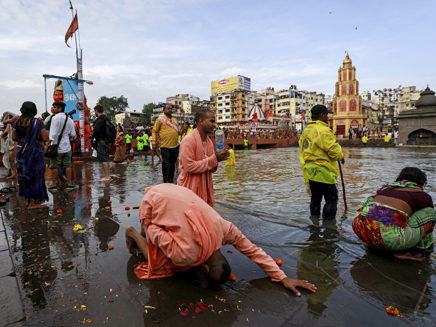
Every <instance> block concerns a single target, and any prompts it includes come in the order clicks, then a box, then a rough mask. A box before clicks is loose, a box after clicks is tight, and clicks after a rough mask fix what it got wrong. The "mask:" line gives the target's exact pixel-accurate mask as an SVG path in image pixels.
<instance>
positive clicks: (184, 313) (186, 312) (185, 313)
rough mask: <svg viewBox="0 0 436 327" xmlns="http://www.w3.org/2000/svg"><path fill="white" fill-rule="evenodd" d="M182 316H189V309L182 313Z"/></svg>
mask: <svg viewBox="0 0 436 327" xmlns="http://www.w3.org/2000/svg"><path fill="white" fill-rule="evenodd" d="M180 314H181V315H182V316H186V315H187V314H189V309H186V310H185V311H182V312H180Z"/></svg>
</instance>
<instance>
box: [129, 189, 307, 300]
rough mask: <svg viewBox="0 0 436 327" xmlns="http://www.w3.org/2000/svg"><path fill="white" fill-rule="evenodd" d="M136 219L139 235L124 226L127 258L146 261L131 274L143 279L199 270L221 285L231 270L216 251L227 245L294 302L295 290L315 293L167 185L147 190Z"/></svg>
mask: <svg viewBox="0 0 436 327" xmlns="http://www.w3.org/2000/svg"><path fill="white" fill-rule="evenodd" d="M139 218H140V220H141V225H142V227H141V232H140V233H138V232H137V231H136V230H135V229H134V228H133V227H132V226H128V227H127V228H126V244H127V248H128V250H129V252H130V253H131V254H133V255H136V253H137V251H138V250H139V251H141V252H142V254H143V255H144V257H145V258H146V260H147V261H146V262H143V263H142V264H140V265H139V266H138V267H136V268H135V273H136V274H137V276H138V277H139V278H141V279H153V278H163V277H169V276H171V275H173V274H174V273H175V272H184V271H187V270H190V269H191V268H194V267H197V269H199V270H200V272H201V273H203V274H204V276H205V277H206V278H207V279H208V280H209V281H210V282H216V283H224V282H226V281H227V280H228V279H229V276H230V273H231V269H230V265H229V263H228V262H227V260H226V258H225V257H224V256H223V255H222V253H221V251H220V248H221V247H222V246H223V245H225V244H231V245H233V246H234V247H235V248H236V249H237V250H239V251H240V252H241V253H243V254H245V255H246V256H247V257H249V258H250V259H251V260H252V261H254V262H255V263H257V264H258V265H259V267H260V268H262V270H263V271H264V272H265V273H266V274H268V275H269V276H270V277H271V280H272V281H274V282H281V283H282V284H283V285H284V286H285V287H286V288H288V289H290V290H292V291H293V292H294V293H295V294H297V295H298V296H300V295H301V294H300V292H299V291H298V290H297V289H296V288H297V287H301V288H305V289H308V290H309V291H312V292H315V291H316V287H315V285H313V284H310V283H309V282H308V281H306V280H295V279H290V278H287V277H286V275H285V273H284V272H283V271H282V270H281V269H280V268H279V267H278V266H277V264H276V263H275V261H274V260H273V259H272V258H271V257H270V256H269V255H267V254H266V253H265V252H264V251H263V250H262V249H261V248H259V247H257V246H256V245H255V244H253V243H251V242H250V240H248V239H247V238H246V237H245V236H244V235H243V234H242V233H241V232H240V231H239V229H238V228H236V226H235V225H233V224H232V223H231V222H229V221H227V220H224V219H223V218H222V217H221V216H220V215H219V214H218V213H217V212H216V211H215V210H214V209H213V208H212V207H211V206H210V205H208V204H207V203H206V202H205V201H204V200H202V199H201V198H200V197H198V196H197V195H196V194H195V193H194V192H192V191H191V190H189V189H187V188H185V187H182V186H178V185H174V184H169V183H166V184H160V185H156V186H152V187H148V188H147V189H146V190H145V194H144V197H143V198H142V201H141V205H140V208H139Z"/></svg>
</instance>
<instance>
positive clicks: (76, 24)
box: [65, 13, 79, 48]
mask: <svg viewBox="0 0 436 327" xmlns="http://www.w3.org/2000/svg"><path fill="white" fill-rule="evenodd" d="M78 29H79V21H78V20H77V13H76V16H74V19H73V21H72V22H71V25H70V27H68V30H67V33H66V34H65V44H66V45H67V47H69V48H71V47H70V46H69V45H68V43H67V42H68V39H69V38H70V37H73V34H74V32H75V31H77V30H78Z"/></svg>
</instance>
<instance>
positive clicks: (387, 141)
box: [384, 133, 391, 147]
mask: <svg viewBox="0 0 436 327" xmlns="http://www.w3.org/2000/svg"><path fill="white" fill-rule="evenodd" d="M384 139H385V147H387V146H388V145H389V141H390V140H391V137H390V136H389V134H388V133H386V134H385V135H384Z"/></svg>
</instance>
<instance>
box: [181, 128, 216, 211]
mask: <svg viewBox="0 0 436 327" xmlns="http://www.w3.org/2000/svg"><path fill="white" fill-rule="evenodd" d="M179 168H180V175H179V178H178V179H177V185H181V186H184V187H186V188H189V189H190V190H191V191H192V192H194V193H195V194H197V195H198V196H199V197H200V198H202V199H203V200H204V201H206V202H207V203H208V204H209V205H210V206H213V204H214V203H215V197H214V194H213V180H212V173H214V172H215V171H216V170H217V168H218V160H217V158H216V156H215V150H214V146H213V142H212V140H211V139H210V138H209V136H208V137H207V138H206V141H205V142H203V141H202V140H201V136H200V132H199V131H198V130H197V129H194V130H193V131H192V133H190V134H188V135H186V136H185V137H184V138H183V140H182V143H181V144H180V155H179Z"/></svg>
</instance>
